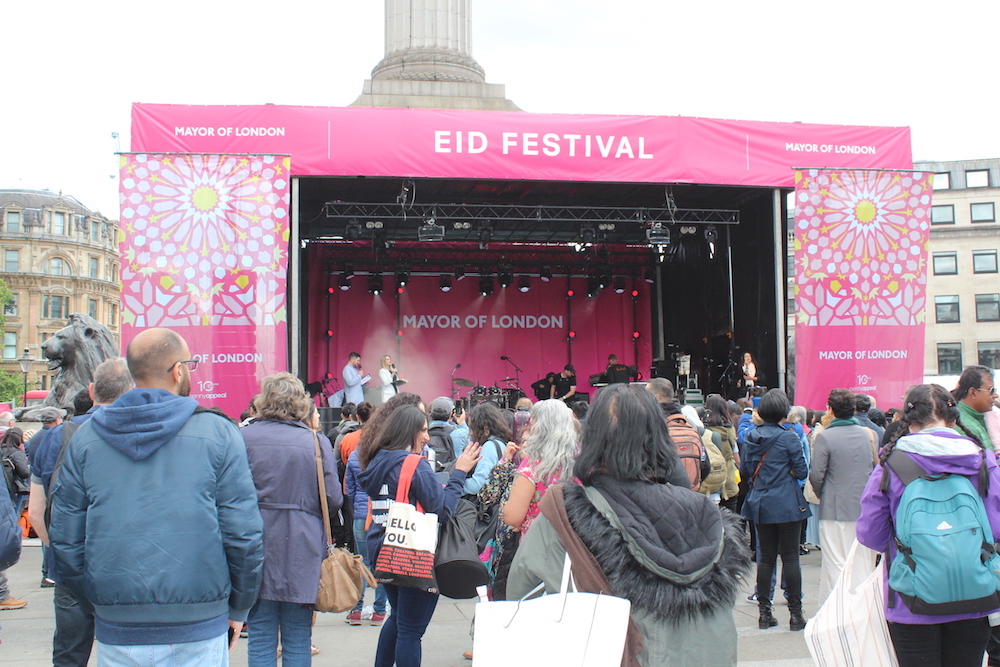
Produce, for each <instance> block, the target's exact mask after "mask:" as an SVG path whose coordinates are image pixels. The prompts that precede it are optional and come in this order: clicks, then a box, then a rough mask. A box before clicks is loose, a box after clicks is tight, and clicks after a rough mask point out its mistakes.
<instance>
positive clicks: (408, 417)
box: [375, 405, 427, 451]
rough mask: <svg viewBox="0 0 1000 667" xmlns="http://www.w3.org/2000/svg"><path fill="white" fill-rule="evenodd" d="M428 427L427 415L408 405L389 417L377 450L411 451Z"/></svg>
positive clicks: (380, 434)
mask: <svg viewBox="0 0 1000 667" xmlns="http://www.w3.org/2000/svg"><path fill="white" fill-rule="evenodd" d="M425 426H427V413H425V412H423V411H422V410H421V409H420V408H417V407H413V406H411V405H406V406H403V407H401V408H399V409H398V410H396V411H394V412H393V413H392V414H391V415H389V419H388V420H387V421H386V422H385V426H383V427H382V430H381V431H379V434H378V439H377V440H376V441H375V446H376V449H375V451H378V450H379V449H410V448H412V447H413V442H414V440H415V439H416V437H417V434H418V433H420V430H421V429H422V428H424V427H425Z"/></svg>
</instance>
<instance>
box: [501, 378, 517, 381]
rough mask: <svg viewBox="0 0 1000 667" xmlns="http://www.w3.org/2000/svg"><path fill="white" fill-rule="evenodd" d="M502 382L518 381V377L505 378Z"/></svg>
mask: <svg viewBox="0 0 1000 667" xmlns="http://www.w3.org/2000/svg"><path fill="white" fill-rule="evenodd" d="M500 382H517V378H504V379H502V380H500Z"/></svg>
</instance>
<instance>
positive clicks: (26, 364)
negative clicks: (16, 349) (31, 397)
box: [17, 348, 35, 408]
mask: <svg viewBox="0 0 1000 667" xmlns="http://www.w3.org/2000/svg"><path fill="white" fill-rule="evenodd" d="M34 362H35V360H34V359H32V358H31V355H29V354H28V348H24V354H22V355H21V358H20V359H18V360H17V363H19V364H21V372H22V373H24V400H23V401H22V402H21V407H22V408H24V407H27V406H28V372H29V371H30V370H31V364H33V363H34Z"/></svg>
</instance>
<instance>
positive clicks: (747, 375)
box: [743, 352, 757, 396]
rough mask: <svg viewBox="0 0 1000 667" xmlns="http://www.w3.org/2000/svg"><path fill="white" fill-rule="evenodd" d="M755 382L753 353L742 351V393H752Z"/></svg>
mask: <svg viewBox="0 0 1000 667" xmlns="http://www.w3.org/2000/svg"><path fill="white" fill-rule="evenodd" d="M756 384H757V364H756V363H755V362H754V359H753V355H752V354H750V353H749V352H744V353H743V389H744V395H746V396H749V395H750V394H751V393H753V391H752V390H753V388H754V387H755V386H756Z"/></svg>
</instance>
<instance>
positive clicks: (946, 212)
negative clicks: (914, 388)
mask: <svg viewBox="0 0 1000 667" xmlns="http://www.w3.org/2000/svg"><path fill="white" fill-rule="evenodd" d="M913 168H914V169H917V170H920V171H930V172H933V173H934V174H935V176H934V202H933V209H932V211H931V235H930V246H929V248H928V271H927V273H928V275H927V311H926V312H927V329H926V332H927V333H926V346H925V354H924V374H925V375H956V374H958V373H961V372H962V368H963V367H965V366H968V365H970V364H982V365H983V366H988V367H989V368H993V369H996V368H997V367H998V366H1000V273H998V265H997V254H998V250H1000V225H998V223H997V208H998V205H1000V159H989V160H961V161H957V162H918V163H915V164H914V165H913Z"/></svg>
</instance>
